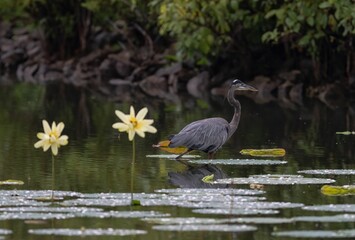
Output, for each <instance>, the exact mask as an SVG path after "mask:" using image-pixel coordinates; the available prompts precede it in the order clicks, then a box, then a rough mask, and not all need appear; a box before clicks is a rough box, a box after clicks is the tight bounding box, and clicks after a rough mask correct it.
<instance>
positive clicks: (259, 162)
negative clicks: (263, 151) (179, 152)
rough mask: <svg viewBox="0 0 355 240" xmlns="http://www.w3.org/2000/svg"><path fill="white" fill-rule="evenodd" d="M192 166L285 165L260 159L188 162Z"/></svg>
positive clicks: (280, 162)
mask: <svg viewBox="0 0 355 240" xmlns="http://www.w3.org/2000/svg"><path fill="white" fill-rule="evenodd" d="M188 162H189V163H192V164H220V165H241V166H249V165H280V164H286V163H287V162H286V161H281V160H261V159H201V160H190V161H188Z"/></svg>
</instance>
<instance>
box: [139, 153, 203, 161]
mask: <svg viewBox="0 0 355 240" xmlns="http://www.w3.org/2000/svg"><path fill="white" fill-rule="evenodd" d="M178 156H179V155H178V154H159V155H146V157H147V158H167V159H173V160H175V159H176V158H177V157H178ZM199 157H201V156H200V155H191V154H185V155H183V156H182V157H181V158H199Z"/></svg>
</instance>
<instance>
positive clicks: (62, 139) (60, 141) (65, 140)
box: [57, 135, 68, 146]
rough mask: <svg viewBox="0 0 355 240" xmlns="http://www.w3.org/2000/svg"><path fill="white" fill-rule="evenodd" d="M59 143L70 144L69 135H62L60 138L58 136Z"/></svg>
mask: <svg viewBox="0 0 355 240" xmlns="http://www.w3.org/2000/svg"><path fill="white" fill-rule="evenodd" d="M57 143H58V144H59V145H62V146H65V145H67V144H68V136H67V135H63V136H61V137H60V138H58V140H57Z"/></svg>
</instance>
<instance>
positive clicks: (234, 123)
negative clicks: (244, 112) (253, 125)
mask: <svg viewBox="0 0 355 240" xmlns="http://www.w3.org/2000/svg"><path fill="white" fill-rule="evenodd" d="M227 98H228V102H229V104H230V105H232V106H233V107H234V115H233V118H232V120H231V121H230V123H229V127H230V129H229V130H230V131H229V134H228V138H229V137H231V136H232V135H233V133H234V132H235V131H236V130H237V128H238V124H239V120H240V113H241V106H240V102H239V101H238V100H237V99H235V97H234V89H230V90H229V91H228V96H227Z"/></svg>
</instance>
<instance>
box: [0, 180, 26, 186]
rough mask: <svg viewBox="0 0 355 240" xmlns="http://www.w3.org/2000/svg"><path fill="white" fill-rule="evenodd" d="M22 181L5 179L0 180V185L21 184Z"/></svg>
mask: <svg viewBox="0 0 355 240" xmlns="http://www.w3.org/2000/svg"><path fill="white" fill-rule="evenodd" d="M23 184H24V182H23V181H21V180H13V179H8V180H5V181H0V185H23Z"/></svg>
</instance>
